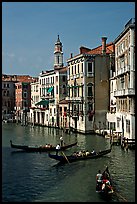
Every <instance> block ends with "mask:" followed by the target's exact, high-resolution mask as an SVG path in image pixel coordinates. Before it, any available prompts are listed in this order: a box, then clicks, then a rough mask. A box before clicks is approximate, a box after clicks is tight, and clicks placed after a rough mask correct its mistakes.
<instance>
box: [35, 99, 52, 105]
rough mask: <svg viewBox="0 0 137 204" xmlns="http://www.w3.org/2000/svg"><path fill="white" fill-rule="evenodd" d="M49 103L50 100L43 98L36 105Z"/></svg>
mask: <svg viewBox="0 0 137 204" xmlns="http://www.w3.org/2000/svg"><path fill="white" fill-rule="evenodd" d="M48 104H49V100H41V101H39V102H38V103H36V104H35V105H36V106H38V105H44V106H45V105H48Z"/></svg>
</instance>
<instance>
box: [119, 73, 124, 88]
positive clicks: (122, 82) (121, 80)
mask: <svg viewBox="0 0 137 204" xmlns="http://www.w3.org/2000/svg"><path fill="white" fill-rule="evenodd" d="M120 83H121V89H123V88H124V76H122V77H121V78H120Z"/></svg>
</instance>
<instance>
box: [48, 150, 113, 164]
mask: <svg viewBox="0 0 137 204" xmlns="http://www.w3.org/2000/svg"><path fill="white" fill-rule="evenodd" d="M110 152H111V148H110V149H107V150H103V151H99V152H95V153H90V154H89V155H87V156H86V155H82V156H75V155H73V154H72V155H69V156H67V155H55V154H50V153H49V154H48V155H49V157H50V158H52V159H55V160H58V161H59V162H61V163H66V162H75V161H79V160H87V159H96V158H99V157H102V156H103V155H106V154H108V153H110Z"/></svg>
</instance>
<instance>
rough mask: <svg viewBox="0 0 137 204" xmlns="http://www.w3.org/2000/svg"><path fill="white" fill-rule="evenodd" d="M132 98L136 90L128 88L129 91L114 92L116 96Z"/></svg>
mask: <svg viewBox="0 0 137 204" xmlns="http://www.w3.org/2000/svg"><path fill="white" fill-rule="evenodd" d="M129 95H130V96H132V95H135V89H133V88H128V89H122V90H116V91H114V96H115V97H117V96H129Z"/></svg>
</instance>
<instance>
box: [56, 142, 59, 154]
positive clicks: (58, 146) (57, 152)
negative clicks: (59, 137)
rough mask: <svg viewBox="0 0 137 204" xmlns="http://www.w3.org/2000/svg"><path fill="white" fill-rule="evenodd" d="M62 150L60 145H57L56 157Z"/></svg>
mask: <svg viewBox="0 0 137 204" xmlns="http://www.w3.org/2000/svg"><path fill="white" fill-rule="evenodd" d="M59 150H60V145H59V144H57V146H56V155H58V151H59Z"/></svg>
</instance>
